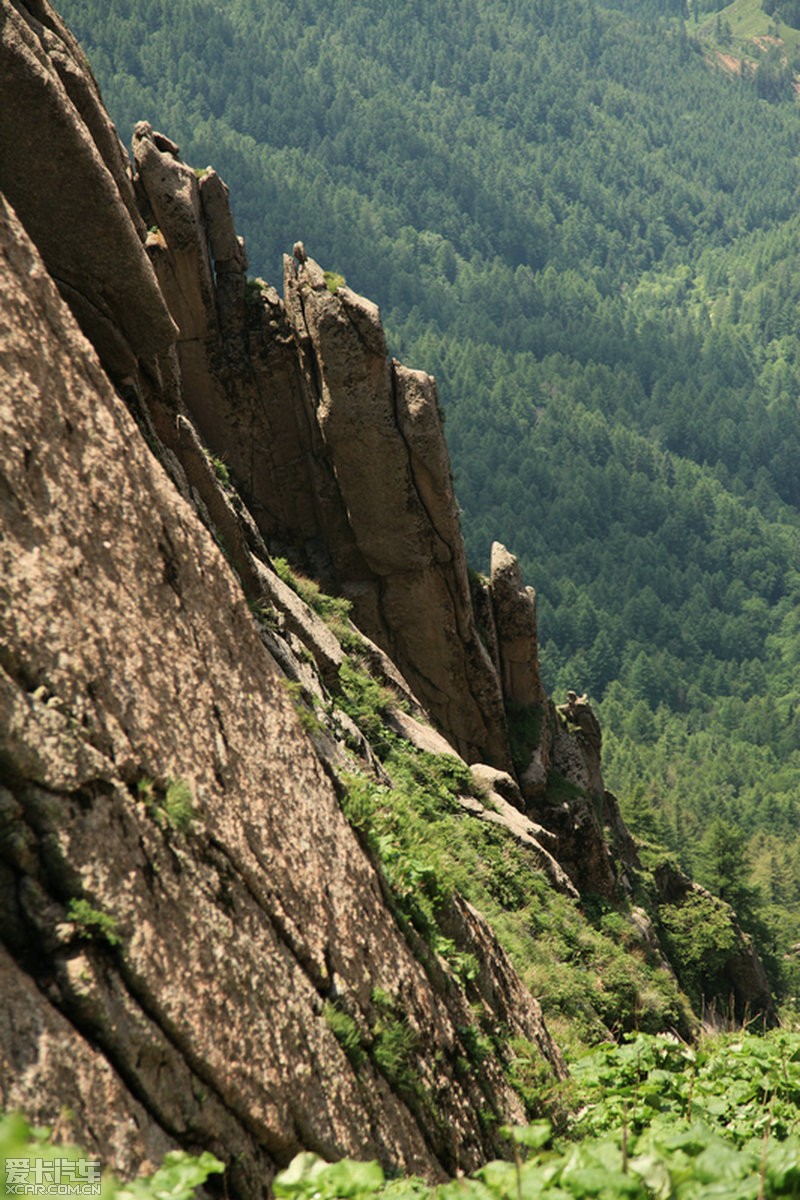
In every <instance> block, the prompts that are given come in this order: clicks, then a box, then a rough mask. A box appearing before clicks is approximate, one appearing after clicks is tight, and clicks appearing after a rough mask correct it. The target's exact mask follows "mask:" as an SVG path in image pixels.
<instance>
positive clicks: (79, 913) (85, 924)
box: [67, 899, 122, 946]
mask: <svg viewBox="0 0 800 1200" xmlns="http://www.w3.org/2000/svg"><path fill="white" fill-rule="evenodd" d="M67 919H68V920H69V921H71V922H72V923H73V925H74V926H75V929H76V931H77V933H78V936H79V937H81V938H83V939H84V940H85V941H88V942H95V941H98V942H105V943H106V944H107V945H109V946H121V945H122V938H121V936H120V934H119V932H118V930H117V921H116V918H115V917H112V916H111V915H110V913H104V912H102V911H101V910H100V909H99V908H93V907H92V905H91V904H90V903H89V901H88V900H84V899H73V900H70V902H69V905H68V906H67Z"/></svg>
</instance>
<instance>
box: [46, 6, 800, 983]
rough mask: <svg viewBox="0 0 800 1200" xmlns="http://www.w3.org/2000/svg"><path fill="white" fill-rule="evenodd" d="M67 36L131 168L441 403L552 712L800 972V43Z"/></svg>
mask: <svg viewBox="0 0 800 1200" xmlns="http://www.w3.org/2000/svg"><path fill="white" fill-rule="evenodd" d="M60 7H61V9H62V11H63V13H64V15H65V17H66V19H67V20H68V21H69V23H70V24H71V26H72V27H73V29H74V31H75V32H76V34H77V35H78V37H79V38H80V40H81V42H82V44H83V46H84V47H85V48H86V50H87V52H88V54H89V57H90V60H91V62H92V65H93V67H94V70H95V72H96V74H97V75H98V77H99V80H100V83H101V85H102V87H103V90H104V95H105V99H106V102H107V103H108V105H109V107H110V109H111V112H112V115H113V116H114V119H115V120H116V122H117V124H118V127H119V129H120V131H121V133H122V134H123V136H124V137H126V138H127V137H128V136H129V135H130V131H131V129H132V126H133V123H134V121H136V120H138V119H141V118H146V119H149V120H151V121H152V122H153V123H154V124H155V125H156V126H157V127H159V128H162V129H163V130H164V131H165V132H166V133H168V134H169V135H170V136H171V137H173V138H175V139H176V140H177V141H178V142H179V143H180V145H181V150H182V153H183V155H184V157H185V158H186V159H187V161H190V162H195V163H205V162H209V163H213V164H214V165H215V166H216V167H217V169H218V170H219V171H220V173H221V174H222V175H223V176H224V177H225V178H226V179H227V180H228V182H229V183H230V184H231V186H232V193H233V199H234V204H235V208H236V216H237V222H238V225H239V227H240V229H242V231H243V232H244V234H245V236H246V239H247V244H248V251H249V256H250V263H251V271H252V273H253V274H256V273H258V274H262V275H264V276H265V277H266V278H268V279H270V280H272V281H275V280H277V278H278V273H279V254H280V253H281V252H283V251H285V250H287V249H288V248H289V247H290V246H291V244H292V242H293V241H294V240H295V238H298V237H302V238H303V239H304V240H305V242H306V244H307V245H308V247H309V249H310V250H311V252H312V253H313V254H314V256H315V257H316V258H317V259H319V260H320V261H321V262H322V263H323V264H324V265H325V266H326V267H330V268H332V269H335V270H338V271H340V272H342V273H344V274H346V276H347V280H348V282H349V283H350V284H351V285H352V286H353V287H354V288H356V289H357V290H359V291H362V292H365V293H366V294H368V295H369V296H371V297H372V298H374V299H375V300H377V301H378V302H379V303H380V304H381V306H382V309H383V313H384V318H385V321H386V324H387V327H388V329H389V330H390V334H391V337H392V348H393V350H394V352H395V353H397V354H402V356H403V357H404V358H405V360H406V361H408V362H413V363H414V364H415V365H418V366H420V367H424V368H425V369H426V370H429V371H432V372H433V373H435V374H436V375H437V377H438V379H439V384H440V392H441V398H442V401H443V404H444V406H445V409H446V412H447V418H448V421H447V434H448V440H449V443H450V448H451V453H452V455H453V459H454V463H455V467H456V472H457V488H458V491H459V495H460V500H461V503H462V505H463V510H464V511H463V523H464V531H465V535H466V539H467V544H468V548H469V550H470V554H471V558H472V562H473V565H474V566H475V567H476V569H482V568H483V567H484V565H485V560H486V556H487V554H488V549H489V545H490V542H491V540H492V539H493V538H499V539H500V540H503V541H504V542H506V543H507V544H509V545H511V546H513V548H514V550H515V552H516V553H517V554H518V555H519V556H520V559H521V561H522V564H523V569H524V572H525V575H526V578H527V579H528V581H529V582H531V583H533V584H534V585H535V586H536V587H537V590H538V592H539V597H540V624H541V633H542V642H543V651H544V670H545V683H546V685H547V686H548V689H549V690H551V691H556V692H558V691H563V689H565V688H566V687H567V686H576V687H578V688H579V689H580V690H583V689H588V690H589V691H590V692H591V693H592V695H593V696H594V697H595V698H597V699H598V700H599V701H601V704H600V708H601V712H602V715H603V718H604V724H605V730H606V737H605V763H606V767H607V776H608V779H609V782H610V784H611V786H612V787H614V788H615V789H616V790H618V791H619V792H620V795H621V798H622V800H623V803H624V805H625V807H626V812H627V814H628V816H629V817H630V819H631V820H632V822H633V824H634V827H635V828H637V829H638V831H639V832H640V834H642V835H644V836H646V837H648V838H649V839H650V840H651V841H654V842H660V843H664V844H666V845H667V846H669V847H670V848H671V849H672V850H673V851H674V852H675V853H676V854H677V855H678V856H679V857H680V858H681V859H682V861H683V862H684V863H685V865H687V866H688V867H690V868H692V869H694V870H695V871H696V872H697V873H698V874H699V876H700V878H701V879H703V880H704V881H706V882H708V883H709V884H710V885H711V886H713V887H715V888H716V889H717V890H718V891H720V892H721V894H722V895H723V896H725V897H726V898H730V899H731V900H734V901H736V902H737V903H738V904H739V905H740V907H741V908H742V910H743V912H744V914H745V915H746V916H748V915H749V917H750V919H751V920H752V921H753V922H756V923H759V922H760V923H761V924H762V926H763V923H764V922H767V924H768V926H769V928H770V931H771V932H769V933H768V934H763V930H762V934H763V936H766V937H767V941H768V942H769V941H770V940H771V941H772V942H773V945H774V951H775V955H776V957H775V960H774V962H773V966H774V967H776V968H777V966H778V957H779V956H780V954H782V952H783V949H784V948H785V945H786V943H787V942H788V940H789V939H790V938H792V936H793V935H792V928H791V920H792V917H791V914H792V913H797V912H798V911H800V842H798V839H797V836H796V829H797V801H796V795H797V791H798V784H799V783H800V729H798V719H797V713H796V708H797V705H798V702H799V701H800V687H798V682H797V664H798V661H800V620H798V616H797V601H798V598H799V597H800V577H798V571H797V560H798V555H797V550H798V524H800V514H799V512H798V509H799V508H800V476H798V471H797V462H798V452H800V414H798V399H797V398H798V395H800V354H799V353H798V351H800V340H799V339H798V321H799V317H800V314H799V313H798V299H799V298H800V275H799V274H798V272H797V270H796V261H797V256H798V250H800V217H798V216H796V215H795V214H796V209H797V206H798V191H799V189H800V164H799V163H798V157H797V156H798V152H799V151H800V113H799V112H798V109H797V105H796V102H795V99H794V93H793V90H792V88H791V68H790V65H789V64H788V63H787V62H786V61H784V60H783V59H781V60H780V62H779V63H778V66H779V67H780V71H779V72H778V73H779V74H781V72H782V74H781V79H783V81H784V83H786V80H787V79H788V81H789V85H788V86H783V85H782V86H780V87H777V86H776V87H774V88H773V87H772V86H770V87H767V86H766V81H768V79H772V78H773V77H774V76H775V71H774V70H773V67H774V66H775V61H776V59H775V56H776V54H777V55H778V57H779V58H780V43H779V42H776V41H775V36H779V34H780V31H779V30H777V34H776V35H770V36H771V37H772V39H773V40H772V41H771V42H770V43H769V45H767V44H765V45H764V46H762V47H761V48H759V45H758V44H756V43H751V45H750V52H751V58H752V61H753V62H754V64H755V65H754V66H753V67H752V68H748V69H747V70H742V69H738V68H737V69H736V70H733V69H723V66H722V65H721V62H720V58H719V55H720V53H721V52H722V43H725V44H728V43H729V42H730V39H731V38H732V37H733V34H732V33H731V32H730V30H731V20H732V21H733V25H734V32H735V33H736V35H737V36H739V35H740V34H741V35H742V36H744V34H745V33H746V28H745V24H746V23H745V20H744V17H743V16H742V14H741V12H740V11H739V10H741V8H742V5H741V4H739V5H733V6H731V10H730V11H729V10H727V9H723V10H722V11H721V12H720V13H719V14H716V13H714V12H713V11H712V12H711V13H708V12H707V11H706V10H708V9H709V8H711V9H713V7H714V6H713V5H709V4H702V3H701V4H699V5H696V6H695V7H694V9H693V13H692V15H691V16H689V14H686V16H687V18H688V19H686V20H685V21H684V19H683V14H682V13H681V12H680V11H676V10H680V9H681V7H682V6H681V5H677V4H673V3H669V2H668V0H662V2H659V0H651V2H650V3H645V2H642V3H633V0H627V2H626V3H625V4H624V5H621V6H620V7H608V6H607V7H600V6H599V5H597V4H594V3H591V2H590V0H437V2H436V3H433V2H432V0H396V2H395V3H393V4H392V5H375V4H370V3H367V2H366V0H315V2H313V3H312V2H311V0H297V2H296V3H294V4H292V5H291V6H286V5H283V4H278V3H277V2H276V0H224V2H219V3H211V2H210V0H169V2H168V0H103V2H102V3H100V0H62V3H61V5H60ZM750 7H751V8H753V5H752V4H751V5H750ZM734 9H736V10H737V13H738V14H739V15H738V16H737V13H734V12H733V10H734ZM759 11H761V10H759ZM750 15H752V14H750ZM717 17H719V24H718V25H715V24H714V22H716V20H717ZM729 18H730V19H729ZM767 19H768V18H766V16H765V20H767ZM748 20H749V17H748ZM726 21H727V22H728V24H727V26H726V25H725V24H723V22H726ZM737 21H738V23H737ZM759 28H760V27H759ZM714 38H716V39H717V41H716V42H715V41H714ZM776 45H777V46H778V47H779V48H778V50H777V51H776V50H774V49H772V50H771V49H770V47H774V46H776ZM728 49H731V46H730V45H728ZM733 49H735V47H733ZM769 54H772V59H770V62H771V63H772V66H770V68H769V71H768V70H767V69H766V67H765V69H764V70H762V69H761V67H762V62H763V64H766V63H767V56H768V55H769ZM759 55H761V56H762V58H759ZM770 71H772V74H770V73H769V72H770ZM775 77H777V76H775ZM756 887H757V889H758V890H754V888H756ZM776 939H777V940H776ZM782 969H783V971H784V977H785V981H786V983H787V984H788V983H789V982H791V980H790V974H791V973H790V972H789V971H788V968H787V967H786V965H785V963H784V964H783V967H782Z"/></svg>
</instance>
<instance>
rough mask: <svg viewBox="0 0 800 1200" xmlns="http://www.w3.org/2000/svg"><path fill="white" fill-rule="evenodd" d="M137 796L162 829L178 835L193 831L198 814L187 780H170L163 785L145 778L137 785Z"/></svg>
mask: <svg viewBox="0 0 800 1200" xmlns="http://www.w3.org/2000/svg"><path fill="white" fill-rule="evenodd" d="M136 794H137V797H138V799H139V800H141V801H142V803H143V804H144V806H145V808H146V809H147V812H148V814H149V815H150V816H151V817H152V818H153V820H154V821H155V823H156V824H157V825H158V826H159V827H160V828H161V829H172V830H174V831H175V832H176V833H188V831H189V830H190V829H191V827H192V822H193V821H194V820H195V817H196V816H197V812H196V808H195V802H194V792H193V791H192V787H191V784H189V783H187V782H186V780H185V779H168V780H167V781H166V783H165V784H164V785H161V784H158V783H156V782H154V780H152V779H149V778H148V777H147V776H144V777H143V778H142V779H140V780H139V781H138V783H137V785H136Z"/></svg>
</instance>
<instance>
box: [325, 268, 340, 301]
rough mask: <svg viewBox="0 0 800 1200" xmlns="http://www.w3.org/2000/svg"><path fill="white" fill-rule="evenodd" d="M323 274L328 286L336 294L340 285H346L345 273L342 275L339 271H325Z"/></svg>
mask: <svg viewBox="0 0 800 1200" xmlns="http://www.w3.org/2000/svg"><path fill="white" fill-rule="evenodd" d="M322 274H323V277H324V279H325V286H326V288H327V289H328V291H329V292H331V293H332V294H333V295H335V294H336V292H338V290H339V288H340V287H344V285H345V278H344V275H340V274H339V272H338V271H323V272H322Z"/></svg>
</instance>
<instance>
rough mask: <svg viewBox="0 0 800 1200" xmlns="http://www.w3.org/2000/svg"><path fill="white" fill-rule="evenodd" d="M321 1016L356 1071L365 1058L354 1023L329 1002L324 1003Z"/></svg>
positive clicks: (346, 1014) (360, 1038)
mask: <svg viewBox="0 0 800 1200" xmlns="http://www.w3.org/2000/svg"><path fill="white" fill-rule="evenodd" d="M322 1015H323V1016H324V1018H325V1020H326V1022H327V1024H328V1028H329V1029H330V1031H331V1033H332V1034H333V1036H334V1037H335V1038H336V1040H337V1042H338V1043H339V1045H340V1046H341V1047H342V1049H343V1050H344V1052H345V1054H346V1055H347V1057H348V1058H349V1059H350V1063H351V1065H352V1066H353V1067H354V1068H355V1069H356V1070H358V1069H359V1067H361V1066H362V1064H363V1063H364V1062H365V1060H366V1057H367V1056H366V1052H365V1050H364V1045H363V1040H362V1037H361V1033H360V1031H359V1028H358V1026H357V1025H356V1023H355V1021H354V1020H353V1018H352V1017H351V1016H350V1015H349V1014H348V1013H346V1012H344V1011H343V1009H341V1008H340V1007H339V1006H338V1005H336V1004H335V1003H334V1002H333V1001H331V1000H326V1001H325V1007H324V1008H323V1010H322Z"/></svg>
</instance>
